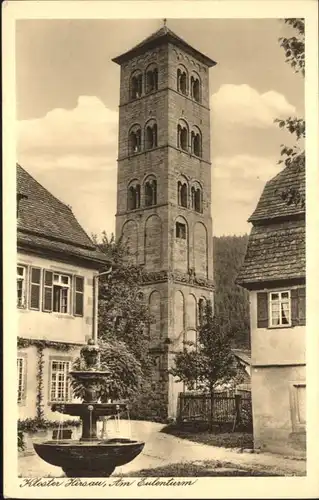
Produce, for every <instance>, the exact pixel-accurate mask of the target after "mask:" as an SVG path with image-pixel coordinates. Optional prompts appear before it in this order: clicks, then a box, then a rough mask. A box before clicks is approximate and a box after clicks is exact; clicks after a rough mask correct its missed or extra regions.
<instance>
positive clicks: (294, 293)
mask: <svg viewBox="0 0 319 500" xmlns="http://www.w3.org/2000/svg"><path fill="white" fill-rule="evenodd" d="M290 299H291V324H292V326H297V325H299V314H298V289H297V288H293V289H292V290H290Z"/></svg>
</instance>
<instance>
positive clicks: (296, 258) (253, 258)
mask: <svg viewBox="0 0 319 500" xmlns="http://www.w3.org/2000/svg"><path fill="white" fill-rule="evenodd" d="M305 231H306V228H305V220H304V219H300V220H287V221H283V222H275V223H272V224H268V225H262V226H255V227H253V228H252V230H251V233H250V236H249V241H248V247H247V252H246V257H245V261H244V264H243V266H242V268H241V270H240V273H239V275H238V277H237V280H236V282H237V283H238V284H240V285H243V286H245V285H248V284H251V283H261V282H265V281H277V280H284V279H295V278H298V279H299V278H305V276H306V253H305Z"/></svg>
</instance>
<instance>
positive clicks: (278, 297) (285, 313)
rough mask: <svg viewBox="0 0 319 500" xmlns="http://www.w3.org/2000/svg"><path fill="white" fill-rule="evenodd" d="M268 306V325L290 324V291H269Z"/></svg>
mask: <svg viewBox="0 0 319 500" xmlns="http://www.w3.org/2000/svg"><path fill="white" fill-rule="evenodd" d="M269 307H270V311H269V313H270V314H269V316H270V326H289V325H290V324H291V302H290V291H284V292H271V293H270V301H269Z"/></svg>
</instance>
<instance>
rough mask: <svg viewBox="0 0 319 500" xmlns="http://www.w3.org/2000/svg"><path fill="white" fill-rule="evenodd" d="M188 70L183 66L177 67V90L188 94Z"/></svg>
mask: <svg viewBox="0 0 319 500" xmlns="http://www.w3.org/2000/svg"><path fill="white" fill-rule="evenodd" d="M187 79H188V77H187V71H186V69H185V68H184V67H183V68H178V69H177V91H178V92H180V93H181V94H184V95H187Z"/></svg>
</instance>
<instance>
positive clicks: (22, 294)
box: [17, 266, 27, 307]
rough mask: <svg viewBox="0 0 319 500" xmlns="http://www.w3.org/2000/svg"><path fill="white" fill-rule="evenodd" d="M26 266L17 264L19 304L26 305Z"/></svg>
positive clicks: (19, 305) (20, 305)
mask: <svg viewBox="0 0 319 500" xmlns="http://www.w3.org/2000/svg"><path fill="white" fill-rule="evenodd" d="M26 274H27V268H26V266H17V306H18V307H26Z"/></svg>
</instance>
